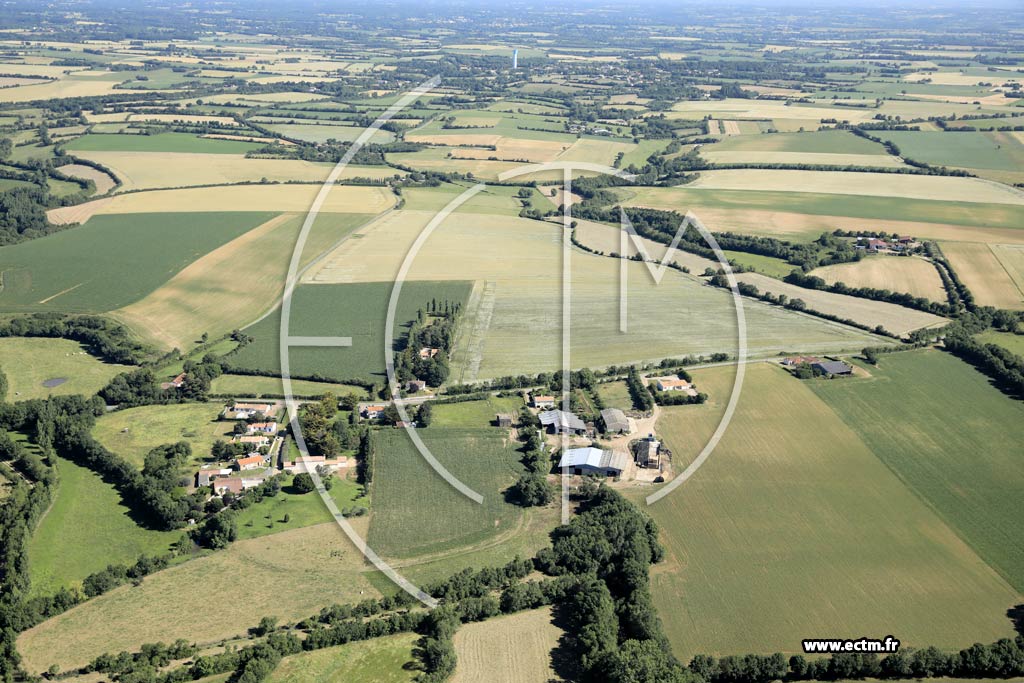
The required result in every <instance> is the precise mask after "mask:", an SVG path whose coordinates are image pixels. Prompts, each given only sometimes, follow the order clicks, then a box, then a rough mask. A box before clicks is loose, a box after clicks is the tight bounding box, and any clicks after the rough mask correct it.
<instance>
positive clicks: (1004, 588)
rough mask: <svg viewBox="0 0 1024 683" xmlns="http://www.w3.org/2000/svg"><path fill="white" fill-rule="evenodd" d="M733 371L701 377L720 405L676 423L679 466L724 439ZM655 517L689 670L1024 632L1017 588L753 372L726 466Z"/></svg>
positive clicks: (676, 641) (665, 429) (768, 374)
mask: <svg viewBox="0 0 1024 683" xmlns="http://www.w3.org/2000/svg"><path fill="white" fill-rule="evenodd" d="M734 373H735V369H734V368H712V369H706V370H697V371H694V372H693V375H694V379H695V381H696V383H697V385H698V386H700V387H702V389H703V390H705V391H707V392H708V393H709V395H711V396H712V397H713V399H712V401H710V402H709V403H708V404H706V405H704V406H685V407H673V408H668V409H664V410H663V412H662V417H661V418H660V419H659V421H658V432H659V433H660V434H661V435H662V436H663V438H664V439H665V442H666V443H667V444H668V446H669V447H670V448H671V449H672V450H673V453H674V454H675V456H674V459H675V461H676V463H677V464H676V466H677V467H679V466H681V465H682V464H683V463H685V462H688V461H689V460H690V459H692V458H693V457H694V456H695V455H696V453H697V452H698V450H699V449H700V447H702V446H703V444H704V443H705V442H706V440H707V438H708V437H710V435H711V433H712V431H713V430H714V428H715V426H716V425H717V423H718V421H719V419H720V417H721V414H722V410H723V407H724V403H725V397H727V396H728V393H729V388H730V387H731V384H732V379H733V375H734ZM856 381H857V380H850V382H851V384H852V383H854V382H856ZM821 382H822V383H823V384H824V383H826V382H827V380H822V381H821ZM837 384H844V386H843V387H839V388H845V383H844V382H842V381H839V382H837ZM824 389H832V386H831V385H829V386H827V387H824ZM944 393H945V392H944ZM907 405H908V406H910V405H912V404H910V403H907ZM928 405H931V404H930V403H929V404H928ZM884 422H885V424H879V425H878V428H879V429H883V428H885V427H886V426H891V422H890V420H889V418H888V417H886V418H885V421H884ZM889 431H893V430H892V429H890V430H889ZM647 492H649V489H640V490H639V491H638V493H644V494H646V493H647ZM648 511H649V513H650V514H651V515H653V517H654V518H655V520H656V521H657V522H658V524H659V526H660V528H661V530H662V533H661V538H662V541H663V543H664V544H665V546H666V550H667V557H666V561H665V562H664V563H663V564H661V565H656V566H655V567H654V568H653V570H652V589H653V590H652V592H653V595H654V600H655V605H656V607H657V608H658V612H659V614H660V616H661V619H662V621H663V623H664V625H665V630H666V633H667V635H668V637H669V639H670V641H671V642H672V645H673V648H674V651H675V654H676V655H677V656H679V657H681V658H684V659H688V658H689V657H690V656H692V655H693V654H695V653H700V652H705V653H719V654H726V653H729V654H732V653H737V652H764V653H768V652H775V651H781V652H784V653H792V652H798V651H800V640H801V639H802V638H805V637H807V634H808V633H814V632H827V631H829V630H833V631H834V630H836V629H838V630H840V631H842V632H850V633H898V634H900V636H899V637H900V640H901V641H902V643H903V644H904V646H911V647H913V646H922V645H926V644H934V645H937V646H939V647H949V648H952V647H963V646H964V645H965V644H966V643H970V642H974V641H982V642H984V641H986V640H993V639H995V638H999V637H1006V636H1008V635H1010V634H1011V633H1012V626H1011V624H1010V623H1009V621H1008V620H1007V619H1006V616H1005V612H1006V609H1007V608H1008V607H1010V606H1012V605H1013V604H1015V603H1016V602H1019V595H1018V593H1017V591H1015V590H1014V589H1012V588H1011V587H1010V586H1009V585H1008V584H1007V583H1006V582H1005V581H1004V580H1003V579H1002V578H1001V577H1000V576H999V575H998V574H996V573H995V572H994V571H993V570H992V569H991V568H990V567H988V566H987V565H986V564H985V563H984V562H982V561H981V560H980V559H979V558H978V556H977V555H976V554H975V552H974V551H973V550H972V549H971V548H970V547H969V546H968V545H967V544H965V543H964V542H963V541H962V540H961V539H960V538H959V537H958V536H957V535H956V533H954V531H953V530H951V529H950V528H949V527H948V526H947V525H946V524H945V522H944V521H943V520H942V519H941V518H940V517H939V516H937V515H936V514H935V513H934V512H933V511H932V510H931V509H930V508H929V506H928V505H926V504H925V503H924V502H922V501H921V500H920V499H918V497H917V496H916V495H914V493H913V492H912V491H911V490H909V489H908V488H907V487H906V486H905V485H904V483H903V482H901V480H900V478H899V477H898V476H896V475H895V474H893V472H892V471H890V470H889V469H888V468H887V467H886V465H885V464H883V463H882V462H881V461H880V460H879V459H878V458H877V457H876V454H875V453H874V452H872V450H871V449H870V448H869V447H868V446H867V445H865V443H864V442H863V441H862V440H861V438H860V435H859V434H858V432H856V431H854V430H853V429H851V428H850V427H849V426H847V424H845V423H844V421H843V419H842V418H841V417H840V415H838V414H837V413H836V412H835V411H834V410H833V408H832V407H831V406H830V405H829V404H827V403H826V402H825V401H823V400H821V399H820V398H819V397H818V395H817V394H816V393H815V390H812V388H810V387H809V386H808V384H807V383H803V382H800V381H799V380H796V379H793V378H792V377H790V376H789V375H788V374H787V373H785V372H784V371H783V370H781V369H779V368H778V367H773V366H771V365H768V364H755V365H750V366H748V368H747V378H746V381H745V383H744V386H743V394H742V398H741V399H740V403H739V406H738V408H737V411H736V414H735V416H734V417H733V419H732V421H731V423H730V426H729V429H728V431H726V433H725V435H724V437H723V439H722V441H721V442H720V443H719V445H718V448H717V450H716V451H715V453H714V454H713V455H712V457H711V458H710V459H709V460H708V461H707V462H706V463H705V464H704V466H703V467H702V468H701V469H700V470H699V471H698V472H697V474H696V475H694V477H693V478H692V479H691V480H689V481H687V482H686V483H685V484H683V486H682V487H681V488H680V489H679V490H678V491H676V492H675V493H674V494H672V495H671V496H669V497H668V498H666V499H663V500H661V501H659V502H658V503H656V504H655V505H653V506H651V507H650V508H648Z"/></svg>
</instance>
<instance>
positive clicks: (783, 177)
mask: <svg viewBox="0 0 1024 683" xmlns="http://www.w3.org/2000/svg"><path fill="white" fill-rule="evenodd" d="M688 187H692V188H694V189H710V190H748V191H749V190H758V191H769V192H787V191H789V190H790V189H792V188H794V187H799V188H800V189H801V191H803V192H812V193H818V194H849V195H868V196H874V197H900V198H906V199H926V200H941V201H956V202H969V203H986V202H988V203H996V204H1013V205H1021V204H1024V193H1022V192H1020V191H1019V190H1015V189H1012V188H1009V187H1005V186H1002V185H997V184H994V183H989V182H985V181H983V180H978V179H977V178H957V177H952V176H924V175H898V174H883V173H866V172H838V171H779V170H759V169H726V170H720V171H703V172H701V174H700V177H699V178H698V179H697V180H695V181H694V182H693V183H691V184H690V185H689V186H688Z"/></svg>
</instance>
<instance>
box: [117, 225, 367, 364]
mask: <svg viewBox="0 0 1024 683" xmlns="http://www.w3.org/2000/svg"><path fill="white" fill-rule="evenodd" d="M370 218H371V215H369V214H359V213H321V214H319V215H318V216H317V219H316V222H315V223H314V225H313V229H312V230H311V231H310V233H309V236H308V239H307V242H306V246H305V249H304V252H303V253H304V255H305V258H304V259H303V260H302V262H301V264H302V265H305V264H306V263H308V262H309V261H311V260H312V259H313V258H315V257H316V256H318V255H319V254H320V253H321V252H324V251H326V250H328V249H330V248H331V247H332V246H334V245H335V244H336V243H337V242H338V241H339V240H341V239H344V238H345V237H346V236H348V235H349V234H350V233H351V232H352V231H353V230H355V229H356V228H357V227H358V226H360V225H362V224H364V223H365V222H366V221H367V220H369V219H370ZM304 220H305V216H304V215H295V214H282V215H280V216H276V217H275V218H272V219H270V220H269V221H267V222H266V223H264V224H262V225H260V226H259V227H257V228H254V229H253V230H250V231H249V232H247V233H245V234H244V235H241V236H240V237H237V238H235V239H233V240H232V241H230V242H228V243H227V244H224V245H222V246H221V247H218V248H217V249H214V250H213V251H211V252H210V253H208V254H206V255H204V256H202V257H201V258H199V259H197V260H196V261H194V262H192V263H191V264H189V265H188V266H187V267H186V268H184V269H183V270H181V271H180V272H178V273H177V274H176V275H175V276H174V277H172V278H171V279H170V280H169V281H168V282H167V283H166V284H164V285H163V286H161V287H160V288H159V289H157V290H156V291H154V292H152V293H150V294H149V295H148V296H146V297H145V298H143V299H142V300H140V301H137V302H134V303H132V304H131V305H129V306H127V307H125V308H122V309H120V310H118V311H117V312H116V313H115V317H116V318H117V319H118V320H120V321H122V322H124V323H125V324H127V325H128V326H129V327H130V328H132V329H133V330H135V331H136V332H137V333H138V334H140V336H142V337H143V338H144V339H146V340H147V341H149V342H151V343H153V344H154V345H156V346H158V347H160V348H165V349H171V348H179V349H188V348H190V347H191V345H192V344H194V343H195V342H196V340H197V339H198V338H200V336H201V335H202V334H203V333H204V332H207V333H209V334H210V335H211V336H212V337H218V336H220V335H222V334H227V333H229V332H231V330H233V329H237V328H240V327H244V326H245V325H247V324H248V323H251V322H252V321H253V320H255V319H256V318H257V317H258V316H260V315H261V314H263V313H265V312H266V311H268V310H270V309H271V308H272V307H274V306H277V305H278V303H279V302H280V298H281V295H282V294H283V293H284V284H285V280H287V275H288V264H289V262H290V260H291V256H292V251H293V250H294V248H295V241H296V239H297V238H298V235H299V230H300V229H301V227H302V224H303V222H304ZM240 302H245V303H244V304H241V305H240Z"/></svg>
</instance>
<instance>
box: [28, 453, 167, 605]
mask: <svg viewBox="0 0 1024 683" xmlns="http://www.w3.org/2000/svg"><path fill="white" fill-rule="evenodd" d="M57 472H58V476H59V477H60V483H59V485H58V488H57V495H56V496H55V497H54V499H53V503H52V505H51V506H50V509H49V510H48V511H47V512H46V515H45V516H44V517H43V519H42V521H41V522H40V523H39V526H38V527H37V528H36V531H35V533H34V534H33V535H32V540H31V541H30V542H29V547H28V559H29V569H30V577H31V579H32V594H33V595H50V594H52V593H54V592H55V591H56V590H57V589H59V588H62V587H72V586H77V585H79V584H80V583H81V581H82V579H84V578H85V577H86V576H88V575H89V574H92V573H93V572H97V571H99V570H101V569H103V568H104V567H106V566H107V565H108V564H134V562H135V560H137V559H138V558H139V555H143V554H145V555H161V554H163V553H166V552H167V551H168V550H170V547H171V544H172V543H174V542H175V541H177V540H178V539H179V538H181V535H182V533H183V532H181V531H151V530H148V529H144V528H142V527H140V526H139V525H138V524H136V523H135V521H134V520H133V519H132V518H131V516H130V514H129V510H128V508H127V507H126V506H124V505H123V504H122V503H121V496H120V494H119V493H118V492H117V491H116V490H115V489H114V487H113V486H111V485H110V484H107V483H106V482H104V481H103V480H102V479H100V477H99V476H98V475H96V474H94V473H93V472H92V471H90V470H88V469H86V468H84V467H81V466H79V465H76V464H75V463H73V462H71V461H70V460H65V459H64V458H60V457H58V458H57Z"/></svg>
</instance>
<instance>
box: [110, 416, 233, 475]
mask: <svg viewBox="0 0 1024 683" xmlns="http://www.w3.org/2000/svg"><path fill="white" fill-rule="evenodd" d="M223 408H224V406H223V405H222V404H220V403H181V404H177V405H169V406H141V407H138V408H126V409H125V410H118V411H115V412H112V413H110V414H108V415H103V416H102V417H100V418H98V419H97V420H96V426H95V427H94V428H93V436H95V437H96V440H97V441H99V442H100V443H101V444H103V445H104V446H106V447H107V448H109V449H110V450H111V451H113V452H114V453H116V454H118V455H119V456H121V457H122V458H124V459H125V460H127V461H128V462H130V463H133V464H135V465H136V466H138V467H139V468H140V469H141V468H142V463H143V460H144V458H145V457H146V453H148V452H149V451H151V450H153V449H154V448H156V447H157V446H159V445H161V444H165V443H175V442H177V441H185V442H187V443H188V444H189V446H191V447H192V455H193V457H194V458H196V459H197V460H201V459H202V458H208V457H209V456H210V448H211V447H212V446H213V442H214V441H216V440H218V439H224V440H225V441H226V440H228V439H229V438H230V435H231V428H232V427H234V423H233V422H230V421H219V420H218V419H217V416H218V415H219V414H220V411H221V410H223Z"/></svg>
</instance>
